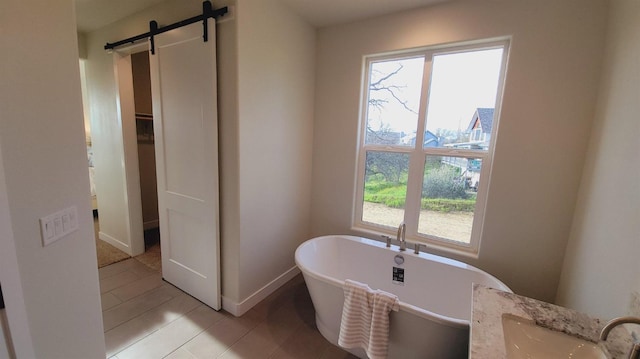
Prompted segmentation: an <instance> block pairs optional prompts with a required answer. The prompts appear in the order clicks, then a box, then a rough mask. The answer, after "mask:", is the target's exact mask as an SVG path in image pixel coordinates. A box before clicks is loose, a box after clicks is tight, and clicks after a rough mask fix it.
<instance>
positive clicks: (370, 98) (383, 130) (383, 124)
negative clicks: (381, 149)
mask: <svg viewBox="0 0 640 359" xmlns="http://www.w3.org/2000/svg"><path fill="white" fill-rule="evenodd" d="M423 68H424V57H417V58H411V59H401V60H389V61H380V62H373V63H371V67H370V73H369V84H368V85H369V88H368V93H367V128H366V136H365V144H384V145H407V146H414V145H415V133H416V128H417V126H418V109H419V107H420V91H421V89H422V73H423ZM412 140H413V143H412V142H411V141H412Z"/></svg>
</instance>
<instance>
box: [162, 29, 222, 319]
mask: <svg viewBox="0 0 640 359" xmlns="http://www.w3.org/2000/svg"><path fill="white" fill-rule="evenodd" d="M207 21H208V22H209V23H208V26H207V28H208V29H209V36H208V41H207V42H204V41H203V38H202V35H203V34H202V31H203V26H202V23H201V22H197V23H194V24H191V25H187V26H183V27H181V28H178V29H175V30H171V31H168V32H165V33H162V34H159V35H156V36H155V38H154V41H155V55H150V59H151V60H150V65H151V89H152V94H153V116H154V121H153V123H154V133H155V148H156V161H157V177H158V211H159V217H160V238H161V250H162V276H163V278H164V279H165V280H166V281H168V282H169V283H171V284H173V285H175V286H177V287H178V288H180V289H182V290H183V291H185V292H187V293H189V294H190V295H192V296H194V297H195V298H197V299H199V300H200V301H202V302H203V303H205V304H207V305H208V306H210V307H212V308H213V309H216V310H219V309H220V270H219V262H220V261H219V251H220V244H219V213H218V210H219V203H218V197H219V194H218V117H217V111H218V106H217V102H216V99H217V92H216V86H217V84H216V46H215V38H216V35H215V21H214V20H213V19H209V20H207Z"/></svg>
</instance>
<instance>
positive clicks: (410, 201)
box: [351, 38, 510, 258]
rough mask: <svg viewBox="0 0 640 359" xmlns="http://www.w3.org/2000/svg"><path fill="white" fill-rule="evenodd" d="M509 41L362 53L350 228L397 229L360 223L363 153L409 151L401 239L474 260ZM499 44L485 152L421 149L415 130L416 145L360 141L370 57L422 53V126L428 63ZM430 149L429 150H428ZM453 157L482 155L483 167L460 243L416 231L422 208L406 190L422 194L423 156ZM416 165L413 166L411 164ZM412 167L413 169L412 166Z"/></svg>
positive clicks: (377, 234)
mask: <svg viewBox="0 0 640 359" xmlns="http://www.w3.org/2000/svg"><path fill="white" fill-rule="evenodd" d="M509 45H510V38H499V39H489V40H485V41H472V42H465V43H458V44H447V45H437V46H429V47H424V48H417V49H410V50H406V51H394V52H388V53H383V54H375V55H368V56H364V57H363V67H362V68H363V74H362V84H361V86H362V87H361V96H360V99H361V103H360V116H359V123H358V130H359V138H358V146H357V166H356V171H355V181H354V186H355V187H354V191H353V194H354V196H353V210H352V215H353V217H352V221H351V223H352V227H351V229H352V230H354V231H357V232H361V233H364V234H367V235H370V236H373V237H375V238H379V237H380V236H381V235H390V236H392V238H395V234H396V230H397V229H396V228H390V227H388V226H383V225H378V224H374V223H369V222H364V221H362V214H363V211H362V210H363V206H362V204H363V201H364V178H365V175H364V174H365V166H364V163H365V157H366V153H367V151H372V150H373V151H375V150H380V151H384V152H397V153H409V154H410V160H409V178H408V181H407V198H406V202H405V223H406V225H407V230H406V238H407V240H408V241H411V242H416V243H421V244H425V245H427V247H431V248H434V249H437V250H441V251H444V252H449V253H454V254H459V255H464V256H468V257H473V258H477V257H478V255H479V252H480V242H481V238H482V234H483V231H484V215H485V211H486V207H487V197H488V193H489V189H490V186H491V173H492V169H493V156H494V155H495V147H496V146H495V142H496V139H497V137H498V136H497V135H498V129H499V122H500V112H501V108H502V100H503V95H504V84H505V77H506V73H507V65H508V58H509ZM498 47H501V48H503V54H502V64H501V69H500V75H499V76H500V78H499V80H498V89H497V92H496V93H497V96H496V104H495V110H494V120H493V123H492V130H491V134H492V135H491V136H490V139H489V142H490V144H489V150H488V151H480V150H467V149H453V148H430V149H428V150H427V151H425V150H424V148H423V147H422V145H423V141H424V131H417V132H416V145H415V146H416V147H409V146H401V145H366V146H365V144H364V140H365V138H366V121H367V118H366V116H367V107H368V106H367V104H368V98H367V97H368V83H369V75H370V73H371V71H370V66H371V63H372V62H374V61H381V60H385V59H402V58H412V57H418V56H422V55H424V56H425V57H426V59H427V60H426V61H425V68H424V74H429V75H428V76H427V75H425V76H423V84H422V94H421V99H420V104H421V105H420V110H419V113H418V125H417V126H418V127H417V128H418V129H424V128H425V126H424V122H425V121H426V110H427V108H428V106H429V104H428V103H427V102H428V101H427V98H428V89H429V81H430V78H431V66H432V59H433V56H434V55H436V54H437V55H442V54H453V53H457V52H465V51H468V50H470V49H477V50H481V49H490V48H498ZM427 152H429V153H427ZM433 155H436V156H454V157H469V158H481V159H482V170H481V172H480V181H479V182H480V183H479V188H478V191H477V198H476V208H475V211H474V218H473V224H472V232H471V238H470V243H468V244H466V243H460V242H457V241H452V240H447V239H446V238H440V237H436V236H430V235H424V234H420V233H418V220H419V214H420V206H421V196H412V195H409V194H411V193H421V191H419V190H417V189H416V187H421V186H422V180H423V174H422V171H417V170H415V168H421V167H423V166H424V163H425V159H426V157H427V156H433ZM416 166H418V167H416ZM412 169H413V170H412Z"/></svg>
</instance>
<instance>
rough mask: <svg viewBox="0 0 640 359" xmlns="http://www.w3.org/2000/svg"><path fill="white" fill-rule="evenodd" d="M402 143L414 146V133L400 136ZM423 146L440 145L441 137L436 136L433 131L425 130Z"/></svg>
mask: <svg viewBox="0 0 640 359" xmlns="http://www.w3.org/2000/svg"><path fill="white" fill-rule="evenodd" d="M402 144H405V145H409V146H414V145H415V144H416V133H415V132H414V133H411V134H409V135H406V136H404V137H402ZM423 146H424V147H442V137H439V136H436V135H435V134H434V133H433V132H431V131H429V130H427V131H425V132H424V140H423Z"/></svg>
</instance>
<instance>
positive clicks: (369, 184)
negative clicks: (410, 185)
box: [362, 151, 409, 228]
mask: <svg viewBox="0 0 640 359" xmlns="http://www.w3.org/2000/svg"><path fill="white" fill-rule="evenodd" d="M365 169H366V174H365V181H364V201H363V203H362V221H363V222H369V223H374V224H379V225H383V226H390V227H394V228H395V227H397V226H398V225H399V224H400V223H401V222H402V221H403V220H404V204H405V199H406V197H407V174H408V173H409V154H407V153H394V152H377V151H367V156H366V165H365Z"/></svg>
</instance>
